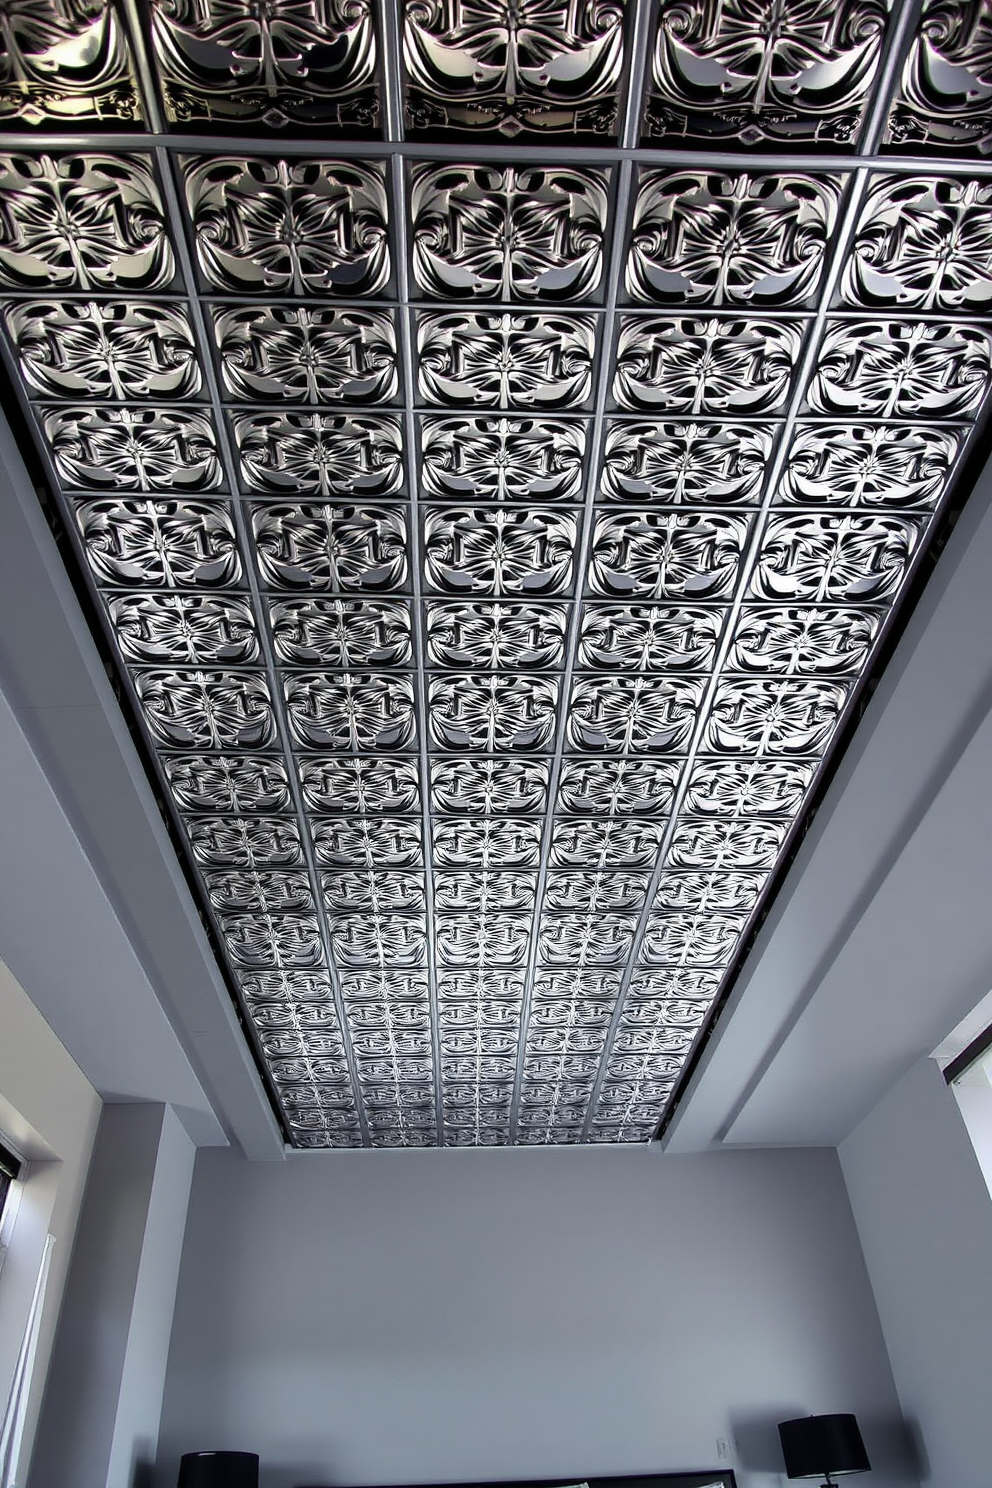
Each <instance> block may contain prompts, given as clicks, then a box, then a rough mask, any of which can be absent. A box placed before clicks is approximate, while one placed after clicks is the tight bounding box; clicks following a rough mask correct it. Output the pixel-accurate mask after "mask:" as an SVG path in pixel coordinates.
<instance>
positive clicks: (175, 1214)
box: [30, 1104, 194, 1488]
mask: <svg viewBox="0 0 992 1488" xmlns="http://www.w3.org/2000/svg"><path fill="white" fill-rule="evenodd" d="M193 1155H194V1148H193V1145H192V1143H191V1141H190V1139H189V1137H188V1136H187V1134H186V1132H185V1130H184V1129H183V1127H182V1125H181V1124H180V1122H179V1119H178V1117H177V1116H176V1115H175V1113H174V1112H173V1111H172V1110H170V1109H169V1108H168V1107H167V1106H161V1105H153V1104H148V1105H135V1104H127V1105H116V1106H113V1105H112V1106H105V1107H104V1110H103V1115H102V1117H101V1120H100V1127H99V1131H98V1133H97V1140H96V1145H95V1148H94V1153H93V1161H92V1164H91V1167H90V1173H89V1178H88V1181H87V1185H86V1193H85V1197H84V1200H83V1208H82V1213H81V1215H80V1220H79V1226H78V1229H77V1232H76V1242H75V1245H74V1248H73V1253H72V1264H71V1266H70V1270H69V1278H68V1282H67V1285H66V1291H65V1300H64V1303H63V1307H62V1314H61V1317H60V1319H59V1327H58V1333H57V1335H56V1339H55V1349H54V1353H53V1357H52V1367H51V1370H50V1373H49V1377H48V1385H47V1388H46V1391H45V1397H44V1402H43V1405H42V1410H41V1418H40V1422H39V1428H38V1440H37V1445H36V1448H35V1453H34V1457H33V1459H32V1463H31V1476H30V1488H133V1485H134V1484H135V1483H136V1482H137V1481H139V1480H140V1479H141V1476H142V1473H144V1475H145V1476H146V1477H147V1474H148V1472H149V1470H150V1468H151V1467H152V1465H153V1463H154V1460H155V1453H156V1447H157V1442H158V1427H159V1417H160V1413H161V1407H162V1391H163V1385H164V1380H165V1369H166V1361H167V1358H168V1351H169V1340H170V1334H171V1330H172V1314H173V1307H174V1304H175V1296H176V1282H177V1278H178V1272H179V1258H180V1254H181V1250H182V1243H183V1232H184V1225H185V1219H186V1206H187V1203H188V1201H189V1193H190V1180H191V1177H192V1171H193Z"/></svg>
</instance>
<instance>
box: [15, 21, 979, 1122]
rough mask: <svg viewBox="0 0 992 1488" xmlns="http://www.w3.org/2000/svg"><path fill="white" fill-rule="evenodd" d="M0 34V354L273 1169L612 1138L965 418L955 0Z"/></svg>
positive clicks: (896, 589) (114, 26)
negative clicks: (115, 672)
mask: <svg viewBox="0 0 992 1488" xmlns="http://www.w3.org/2000/svg"><path fill="white" fill-rule="evenodd" d="M0 35H2V40H3V42H4V45H5V48H6V51H5V54H4V56H3V57H2V58H0V130H2V131H5V132H4V133H3V137H2V139H0V286H2V296H3V301H2V320H3V334H4V336H5V338H6V339H5V345H4V356H5V358H6V362H7V370H8V373H9V375H10V378H11V382H12V385H13V386H14V389H15V396H16V397H17V398H18V399H19V400H20V405H21V406H20V413H21V414H22V415H23V418H24V422H25V424H26V425H27V426H29V427H30V429H31V430H32V431H33V438H34V440H35V442H36V450H35V458H36V459H40V460H41V461H42V462H43V465H44V468H45V471H46V473H47V478H48V480H49V481H50V483H51V485H52V488H53V491H55V493H56V499H57V501H58V503H59V506H60V509H61V513H62V518H63V521H64V524H65V527H66V529H67V530H68V532H69V533H70V534H71V539H72V542H73V544H74V548H75V552H76V555H77V558H78V561H79V564H80V566H81V569H82V571H83V572H84V573H85V575H86V580H87V582H88V584H89V585H90V586H91V590H92V593H93V596H94V598H95V600H96V603H97V605H98V607H99V610H100V613H101V616H102V617H103V622H104V623H105V625H106V630H107V635H108V637H109V638H110V640H111V641H112V644H113V646H114V648H115V654H116V657H117V660H118V664H119V667H120V672H121V678H122V686H123V687H124V689H125V691H126V694H127V698H128V700H129V703H130V705H131V706H132V707H133V709H134V711H135V713H136V715H137V716H138V718H139V719H140V721H141V726H142V728H143V730H144V734H145V737H146V741H147V743H148V745H149V748H150V751H151V754H152V756H153V759H154V765H155V768H156V770H157V771H158V772H159V775H160V783H161V785H162V788H163V791H164V793H165V794H166V795H167V797H168V799H169V802H170V808H169V809H170V810H171V811H172V812H173V813H174V817H175V821H176V823H177V824H178V827H179V829H180V831H181V833H182V834H183V837H184V840H185V842H186V843H187V844H188V854H189V859H190V863H191V864H192V866H193V870H194V872H195V875H196V878H197V882H198V884H199V886H200V889H201V891H202V896H203V901H204V906H205V908H206V910H207V912H208V913H209V915H210V917H211V919H212V923H213V927H214V930H215V933H216V937H217V941H218V943H219V945H220V946H221V947H222V948H223V954H224V956H225V957H226V962H227V970H228V972H229V975H230V979H231V981H232V984H233V985H234V986H236V988H237V990H238V994H239V997H240V1001H241V1005H242V1008H243V1011H244V1015H245V1022H246V1028H247V1030H248V1032H249V1035H250V1037H251V1038H252V1039H253V1041H254V1043H255V1046H256V1050H257V1052H258V1053H259V1055H260V1058H261V1060H262V1062H263V1064H264V1067H265V1068H266V1070H267V1072H268V1076H269V1079H270V1083H271V1090H272V1092H273V1095H274V1098H275V1099H276V1100H277V1102H278V1105H279V1107H280V1110H281V1115H282V1119H283V1121H284V1123H285V1128H286V1131H287V1133H288V1134H289V1137H290V1140H291V1141H292V1142H293V1143H294V1144H296V1145H298V1146H301V1147H326V1146H330V1147H342V1146H343V1147H354V1146H363V1145H372V1146H409V1145H418V1146H425V1145H433V1144H435V1143H445V1144H449V1145H475V1144H501V1143H507V1142H515V1143H526V1144H535V1143H548V1142H551V1143H560V1142H586V1141H592V1142H631V1141H645V1140H647V1139H649V1138H650V1137H651V1136H652V1134H653V1133H654V1132H655V1130H656V1129H657V1126H658V1122H659V1119H660V1118H661V1117H662V1115H663V1113H664V1112H665V1110H666V1107H667V1105H668V1104H669V1102H670V1100H671V1098H672V1095H673V1092H674V1091H675V1090H676V1087H677V1084H678V1081H679V1078H680V1073H681V1072H682V1071H683V1069H684V1067H685V1063H686V1060H687V1059H688V1058H689V1057H690V1054H691V1052H692V1050H693V1047H694V1044H695V1042H696V1041H697V1040H698V1038H699V1037H700V1035H701V1030H702V1029H703V1028H704V1026H705V1024H706V1021H707V1017H708V1015H709V1012H710V1010H711V1008H712V1006H713V1005H714V1002H715V1000H716V999H717V997H718V994H719V992H720V988H721V984H722V983H723V981H724V979H725V977H726V976H727V974H728V969H730V968H731V967H732V966H733V965H734V963H735V958H736V957H737V956H738V953H739V951H740V948H741V946H742V944H743V942H744V940H745V939H746V937H747V934H748V931H749V928H750V927H751V925H752V924H753V923H754V919H755V915H756V913H757V912H758V909H759V907H760V903H761V899H762V895H763V893H764V891H765V889H766V886H767V884H768V882H769V879H770V876H771V875H773V874H774V872H775V870H776V866H777V865H778V864H780V862H781V861H782V858H783V854H784V853H785V852H786V851H787V850H788V846H789V842H790V834H791V833H793V829H794V828H795V827H796V824H797V823H798V822H799V821H800V820H801V819H802V816H803V812H804V807H805V805H806V803H807V802H808V800H809V798H810V792H811V790H812V789H814V787H815V784H816V782H817V777H818V773H819V772H820V770H821V767H822V764H823V761H824V760H825V758H826V757H827V756H828V753H829V751H830V748H831V744H832V742H833V741H834V740H835V738H836V736H837V734H838V730H839V728H840V727H841V726H842V724H843V723H844V721H845V718H846V717H847V716H849V712H850V709H851V708H852V700H853V699H854V698H855V695H856V690H857V686H858V682H859V679H860V678H862V677H864V676H865V675H866V672H867V671H868V670H869V669H870V668H871V667H872V666H873V662H874V659H875V657H876V655H877V653H878V648H879V645H880V641H881V638H882V637H883V634H884V632H885V630H886V627H887V625H888V623H889V620H890V617H891V616H892V615H893V613H894V607H895V606H896V605H897V604H898V602H899V600H900V597H901V595H902V594H903V593H904V592H905V591H906V589H907V586H908V582H909V580H910V578H911V576H912V575H913V574H914V572H915V570H916V567H917V566H918V563H919V560H920V556H921V554H922V553H923V552H924V549H925V545H926V543H927V539H928V533H929V530H930V528H931V526H932V524H933V523H934V521H935V520H936V518H937V517H938V516H939V515H940V513H941V510H942V506H943V504H944V503H945V500H946V498H947V494H948V492H949V491H950V490H951V488H952V486H953V484H954V481H955V476H956V473H957V472H958V471H959V470H960V468H961V464H962V460H963V458H964V456H965V454H966V453H967V452H968V450H969V448H970V446H971V445H972V444H973V443H974V437H975V434H976V430H977V429H978V428H979V425H980V423H981V421H982V419H983V414H984V408H985V404H986V401H987V395H988V391H989V386H990V376H992V360H990V332H992V319H990V309H992V175H990V174H989V173H988V171H987V170H986V168H985V153H986V152H987V151H988V150H990V149H992V5H990V4H987V3H983V4H975V3H963V0H927V3H926V4H924V5H922V6H920V5H907V6H901V5H899V4H895V5H893V6H889V5H887V4H886V3H884V0H840V3H837V0H722V3H716V0H678V3H673V0H660V3H659V0H653V3H651V0H648V3H640V0H630V3H629V4H626V5H624V4H623V3H620V0H406V3H405V4H400V5H397V6H395V7H394V6H389V5H387V4H385V3H383V4H382V5H380V6H378V7H374V8H373V7H370V5H369V4H368V3H367V0H153V3H151V4H148V5H146V6H140V5H134V4H131V3H128V0H122V3H121V4H120V5H113V4H108V3H106V0H17V3H15V4H8V5H6V6H4V7H3V13H2V21H0Z"/></svg>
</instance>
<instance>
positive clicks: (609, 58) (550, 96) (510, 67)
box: [403, 0, 623, 139]
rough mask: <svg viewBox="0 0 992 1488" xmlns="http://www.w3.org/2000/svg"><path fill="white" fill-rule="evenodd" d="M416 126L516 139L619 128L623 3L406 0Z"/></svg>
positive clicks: (410, 120) (406, 49)
mask: <svg viewBox="0 0 992 1488" xmlns="http://www.w3.org/2000/svg"><path fill="white" fill-rule="evenodd" d="M403 57H404V63H405V66H406V71H407V76H408V79H409V83H408V93H407V101H406V118H407V124H408V126H409V127H410V128H412V129H413V130H414V131H415V132H421V131H424V132H431V131H434V130H440V131H443V130H444V129H445V128H451V127H454V128H456V129H460V130H462V131H483V130H488V131H491V132H495V133H496V134H497V135H502V136H503V137H504V138H507V139H513V138H514V137H515V136H516V135H518V134H520V133H521V132H522V131H526V132H528V133H535V134H544V135H552V136H553V135H561V134H576V133H579V132H585V131H590V132H593V133H595V134H596V135H599V136H601V135H603V134H607V135H608V134H610V133H611V132H613V131H615V129H616V117H617V102H618V99H617V94H618V91H619V85H620V78H621V71H622V62H623V7H622V5H621V4H619V3H617V0H521V3H519V4H516V5H510V4H508V3H507V0H406V5H405V23H404V33H403Z"/></svg>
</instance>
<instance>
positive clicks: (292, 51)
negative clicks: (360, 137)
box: [151, 0, 379, 133]
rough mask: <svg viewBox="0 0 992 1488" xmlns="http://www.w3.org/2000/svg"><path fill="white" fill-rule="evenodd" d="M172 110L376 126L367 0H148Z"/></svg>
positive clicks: (268, 122)
mask: <svg viewBox="0 0 992 1488" xmlns="http://www.w3.org/2000/svg"><path fill="white" fill-rule="evenodd" d="M151 13H152V34H153V41H154V46H155V53H156V58H157V64H158V70H159V74H160V77H161V79H162V89H163V93H164V95H165V106H166V111H167V113H168V115H169V117H170V118H171V119H173V120H175V121H176V122H177V123H179V124H191V123H194V122H198V121H200V120H204V121H208V120H216V121H218V122H224V123H227V124H229V125H237V124H241V123H245V124H247V123H252V122H257V123H259V124H261V125H263V126H266V127H268V128H270V129H285V128H287V126H293V127H299V126H303V127H311V128H318V127H319V128H320V129H321V130H328V129H330V130H334V129H338V130H345V129H349V130H352V131H354V130H357V131H359V132H360V133H361V132H364V131H368V130H370V129H372V128H374V126H375V124H376V122H377V119H378V111H379V105H378V99H377V95H376V89H375V80H376V79H375V69H376V37H375V25H374V23H373V19H372V12H371V7H370V6H369V4H368V3H367V0H268V3H267V4H265V5H253V4H252V3H251V0H152V4H151Z"/></svg>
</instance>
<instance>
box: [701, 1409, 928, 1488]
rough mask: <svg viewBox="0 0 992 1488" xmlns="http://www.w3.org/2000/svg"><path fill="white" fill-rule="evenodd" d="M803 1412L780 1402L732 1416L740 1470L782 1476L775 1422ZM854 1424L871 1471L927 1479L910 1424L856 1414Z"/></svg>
mask: <svg viewBox="0 0 992 1488" xmlns="http://www.w3.org/2000/svg"><path fill="white" fill-rule="evenodd" d="M807 1414H808V1407H806V1406H797V1405H783V1406H782V1407H781V1408H780V1409H779V1410H777V1411H775V1412H774V1414H772V1413H769V1412H762V1414H761V1415H760V1416H733V1415H732V1416H731V1418H730V1425H731V1429H732V1431H733V1434H734V1443H735V1445H736V1447H737V1458H738V1461H739V1463H740V1466H741V1468H742V1469H743V1471H745V1472H752V1473H778V1474H779V1475H780V1476H782V1475H784V1472H785V1468H784V1465H783V1462H782V1446H781V1442H780V1441H779V1435H778V1423H779V1421H791V1420H794V1419H795V1418H796V1417H797V1416H805V1415H807ZM858 1425H859V1426H860V1427H861V1434H862V1436H863V1437H864V1442H865V1448H866V1450H867V1452H868V1458H869V1460H870V1462H871V1465H872V1471H873V1472H879V1473H885V1474H886V1475H887V1477H888V1478H889V1479H890V1480H894V1481H900V1482H906V1483H926V1482H928V1481H929V1478H930V1470H929V1463H928V1462H927V1460H926V1454H925V1452H924V1450H923V1444H922V1441H921V1440H920V1434H919V1431H918V1430H917V1429H916V1427H915V1424H914V1423H912V1422H906V1421H903V1420H901V1419H900V1418H898V1417H896V1418H893V1417H891V1416H888V1417H877V1416H862V1415H861V1414H860V1413H859V1415H858ZM783 1481H784V1477H783Z"/></svg>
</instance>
